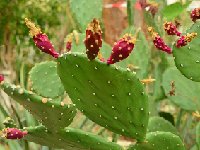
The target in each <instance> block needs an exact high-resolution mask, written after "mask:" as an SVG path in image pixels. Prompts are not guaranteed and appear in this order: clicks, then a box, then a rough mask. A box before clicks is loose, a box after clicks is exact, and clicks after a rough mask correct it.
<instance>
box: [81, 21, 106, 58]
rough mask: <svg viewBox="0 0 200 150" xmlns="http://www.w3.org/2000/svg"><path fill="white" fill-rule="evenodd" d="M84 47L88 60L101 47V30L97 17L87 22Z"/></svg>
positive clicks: (94, 56)
mask: <svg viewBox="0 0 200 150" xmlns="http://www.w3.org/2000/svg"><path fill="white" fill-rule="evenodd" d="M85 47H86V54H87V57H88V59H89V60H93V59H95V58H96V57H97V55H98V53H99V50H100V48H101V47H102V31H101V27H100V25H99V21H98V20H97V19H93V20H92V22H90V23H89V24H88V27H87V29H86V38H85Z"/></svg>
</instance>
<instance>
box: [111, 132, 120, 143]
mask: <svg viewBox="0 0 200 150" xmlns="http://www.w3.org/2000/svg"><path fill="white" fill-rule="evenodd" d="M118 138H119V135H118V134H116V133H113V135H112V142H117V140H118Z"/></svg>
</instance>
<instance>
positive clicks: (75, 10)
mask: <svg viewBox="0 0 200 150" xmlns="http://www.w3.org/2000/svg"><path fill="white" fill-rule="evenodd" d="M102 5H103V4H102V0H90V1H88V0H68V11H67V12H68V15H70V18H71V19H72V20H71V21H73V23H74V24H76V25H74V26H76V27H77V28H78V29H79V30H80V31H82V32H83V31H85V30H86V27H87V25H88V23H89V22H90V21H91V20H92V19H93V18H97V19H101V18H102V8H103V6H102Z"/></svg>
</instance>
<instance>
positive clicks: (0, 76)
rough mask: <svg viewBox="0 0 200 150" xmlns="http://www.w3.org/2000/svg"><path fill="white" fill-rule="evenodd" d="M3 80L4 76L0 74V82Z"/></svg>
mask: <svg viewBox="0 0 200 150" xmlns="http://www.w3.org/2000/svg"><path fill="white" fill-rule="evenodd" d="M3 81H4V76H3V75H2V74H0V83H1V82H3Z"/></svg>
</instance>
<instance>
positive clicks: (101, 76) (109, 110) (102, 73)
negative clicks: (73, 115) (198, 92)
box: [57, 53, 149, 140]
mask: <svg viewBox="0 0 200 150" xmlns="http://www.w3.org/2000/svg"><path fill="white" fill-rule="evenodd" d="M57 61H58V64H57V65H58V66H57V67H58V74H59V76H60V79H61V81H62V83H63V85H64V87H65V90H66V92H67V93H68V94H69V96H70V98H71V99H72V101H73V103H74V104H76V107H77V108H78V109H79V110H80V111H82V112H83V113H84V114H85V115H86V116H87V117H88V118H89V119H91V120H92V121H94V122H96V123H97V124H99V125H101V126H104V127H105V128H107V129H109V130H111V131H114V132H116V133H119V134H121V135H124V136H127V137H132V138H136V139H137V140H143V139H144V138H145V134H146V129H147V124H148V117H149V112H148V98H147V96H146V94H145V93H144V88H143V85H142V83H141V82H140V80H139V79H138V78H137V77H136V75H135V74H133V73H132V72H130V71H127V70H125V69H121V68H119V69H118V68H115V67H114V66H112V65H107V64H106V63H104V62H100V61H98V60H95V61H89V60H88V59H87V57H86V56H85V55H84V54H80V53H71V54H70V53H67V54H64V55H63V56H62V57H59V58H58V60H57ZM66 68H67V69H66ZM94 112H95V113H94Z"/></svg>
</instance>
